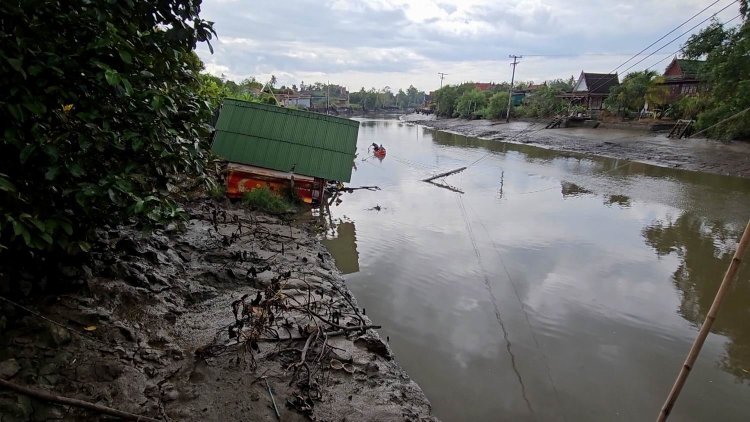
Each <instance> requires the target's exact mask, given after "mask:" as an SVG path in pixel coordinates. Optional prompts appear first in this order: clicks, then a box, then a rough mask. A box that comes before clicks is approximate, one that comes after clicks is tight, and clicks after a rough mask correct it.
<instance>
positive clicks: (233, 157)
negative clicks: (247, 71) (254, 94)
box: [212, 99, 359, 182]
mask: <svg viewBox="0 0 750 422" xmlns="http://www.w3.org/2000/svg"><path fill="white" fill-rule="evenodd" d="M358 133H359V122H355V121H353V120H349V119H342V118H340V117H334V116H326V115H324V114H319V113H312V112H309V111H302V110H294V109H289V108H283V107H278V106H273V105H268V104H260V103H251V102H247V101H240V100H232V99H227V100H224V104H223V105H222V107H221V111H220V112H219V119H218V121H217V122H216V134H215V135H214V143H213V147H212V149H213V151H214V152H215V153H216V154H217V155H219V156H221V157H223V158H225V159H226V160H228V161H232V162H235V163H241V164H248V165H252V166H258V167H265V168H269V169H273V170H279V171H289V170H291V168H292V166H294V167H295V168H294V172H295V173H297V174H303V175H305V176H313V177H320V178H323V179H328V180H339V181H342V182H348V181H349V180H350V179H351V176H352V162H353V161H354V152H355V151H356V149H357V135H358Z"/></svg>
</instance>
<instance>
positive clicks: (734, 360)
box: [326, 120, 750, 422]
mask: <svg viewBox="0 0 750 422" xmlns="http://www.w3.org/2000/svg"><path fill="white" fill-rule="evenodd" d="M603 133H604V132H603ZM373 142H375V143H377V144H382V145H383V146H384V147H385V148H387V151H388V152H387V155H386V157H385V158H384V159H383V160H382V161H381V160H379V159H377V158H375V157H372V158H367V157H368V154H367V147H368V145H370V144H371V143H373ZM358 152H359V157H358V158H357V160H356V163H357V170H356V171H355V173H354V175H353V178H352V182H351V186H363V185H365V186H369V185H378V186H380V187H381V188H382V190H380V191H367V190H359V191H355V192H354V193H351V194H344V196H343V197H342V199H343V201H342V202H341V203H340V204H339V205H338V206H334V205H332V206H331V211H332V214H333V219H334V222H335V223H337V227H336V228H335V229H334V230H332V231H329V233H328V235H327V237H328V239H327V240H326V245H327V246H328V247H329V249H330V250H331V253H332V254H333V255H334V257H335V258H336V260H337V265H338V266H339V268H340V269H341V270H342V271H343V272H345V273H348V274H347V275H346V279H347V284H348V285H349V287H350V288H351V290H352V291H353V292H354V294H355V296H356V297H357V299H358V300H359V303H360V305H361V306H363V307H364V308H365V309H366V312H367V315H368V316H370V317H371V318H372V320H373V321H374V322H375V323H377V324H381V325H382V326H383V329H382V330H380V332H381V335H382V337H384V338H385V337H386V336H387V337H388V338H389V339H390V344H391V347H392V348H393V350H394V352H395V354H396V356H397V359H398V361H399V362H400V363H401V364H402V365H403V366H404V368H405V369H406V370H407V372H408V373H409V374H410V375H411V376H412V377H413V378H414V380H415V381H417V382H418V383H419V384H420V386H421V387H422V388H423V390H424V391H425V393H426V394H427V397H428V398H429V399H430V401H431V402H432V405H433V409H434V413H435V415H436V416H437V417H439V418H441V419H442V420H444V421H446V422H452V421H483V420H508V421H635V420H637V421H643V420H654V419H655V418H656V416H657V414H658V412H659V409H660V408H661V405H662V404H663V402H664V399H665V397H666V395H667V393H668V392H669V389H670V387H671V385H672V382H673V381H674V377H675V375H676V373H677V371H678V370H679V368H680V365H681V364H682V361H683V360H684V357H685V354H686V353H687V350H688V349H689V347H690V345H691V343H692V341H693V339H694V337H695V335H696V333H697V329H698V328H697V327H698V325H699V324H700V323H701V322H702V321H703V319H704V317H705V315H706V312H707V311H708V308H709V307H710V305H711V301H712V299H713V296H714V293H715V292H716V289H717V288H718V285H719V283H720V281H721V278H722V276H723V272H724V271H725V269H726V267H727V264H728V262H729V260H730V259H731V256H732V253H733V251H734V247H735V244H736V241H737V240H738V239H739V236H740V234H741V232H742V229H743V228H744V225H745V223H746V222H747V218H748V216H749V213H750V180H747V179H740V178H731V177H725V176H718V175H712V174H704V173H696V172H687V171H680V170H674V169H666V168H660V167H654V166H650V165H646V164H640V163H633V162H628V161H623V160H613V159H604V158H598V157H592V156H579V155H575V154H571V153H559V152H555V151H550V150H545V149H540V148H536V147H531V146H526V145H515V144H508V143H503V142H499V141H487V140H479V139H475V138H467V137H465V136H462V135H454V134H450V133H444V132H434V131H432V130H429V129H426V128H424V127H421V126H415V125H409V124H405V123H402V122H399V121H395V120H363V121H362V125H361V127H360V134H359V146H358ZM363 159H364V161H363ZM460 167H468V168H467V169H466V170H464V171H462V172H460V173H458V174H453V175H450V176H447V177H445V178H443V179H440V178H438V179H436V180H433V181H432V182H434V183H425V182H422V181H421V180H423V179H427V178H429V177H431V176H434V175H437V174H440V173H443V172H447V171H450V170H453V169H458V168H460ZM436 184H437V185H442V186H436ZM749 316H750V271H749V270H748V268H747V266H745V268H741V269H740V274H739V279H738V280H737V283H736V284H735V285H734V287H733V289H732V292H731V293H730V294H729V296H728V297H727V298H726V301H725V303H724V305H723V308H722V309H721V311H720V313H719V318H718V320H717V322H716V324H715V326H714V331H713V333H712V334H711V335H710V336H709V337H708V340H707V342H706V345H705V346H704V349H703V352H702V354H701V356H700V358H699V359H698V362H697V364H696V366H695V368H694V370H693V373H692V375H691V377H690V379H689V380H688V383H687V386H686V387H685V390H684V391H683V393H682V395H681V397H680V401H679V402H678V403H677V406H676V407H675V409H674V411H673V413H672V419H673V420H675V421H705V420H721V421H746V420H750V406H748V405H747V403H748V400H747V398H748V397H749V395H750V388H749V387H748V381H749V380H750V322H749V321H750V319H749V318H748V317H749Z"/></svg>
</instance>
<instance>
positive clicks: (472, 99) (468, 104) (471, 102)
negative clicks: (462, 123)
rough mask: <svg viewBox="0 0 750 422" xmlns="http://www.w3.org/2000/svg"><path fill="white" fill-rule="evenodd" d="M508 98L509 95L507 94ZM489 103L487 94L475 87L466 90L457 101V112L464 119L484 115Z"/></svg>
mask: <svg viewBox="0 0 750 422" xmlns="http://www.w3.org/2000/svg"><path fill="white" fill-rule="evenodd" d="M506 98H507V96H506ZM486 105H487V95H485V94H484V93H483V92H480V91H479V90H478V89H476V88H474V89H471V90H468V91H466V92H464V93H463V94H462V95H461V96H460V97H459V98H458V101H457V102H456V107H455V109H456V110H455V114H457V115H458V117H462V118H464V119H474V118H478V117H482V115H483V114H484V108H485V106H486Z"/></svg>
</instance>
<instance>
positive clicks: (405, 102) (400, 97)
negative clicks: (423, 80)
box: [396, 89, 409, 110]
mask: <svg viewBox="0 0 750 422" xmlns="http://www.w3.org/2000/svg"><path fill="white" fill-rule="evenodd" d="M396 105H397V106H398V108H400V109H402V110H404V109H406V108H408V107H409V97H408V96H407V95H406V93H405V92H404V90H403V89H399V90H398V94H396Z"/></svg>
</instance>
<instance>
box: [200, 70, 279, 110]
mask: <svg viewBox="0 0 750 422" xmlns="http://www.w3.org/2000/svg"><path fill="white" fill-rule="evenodd" d="M200 79H201V88H200V94H201V95H202V96H204V97H206V98H208V100H209V101H210V103H211V107H212V108H214V109H215V108H216V107H218V106H219V104H221V101H222V100H223V99H224V98H236V99H238V100H245V101H254V102H261V103H265V104H277V101H276V98H275V97H274V95H273V92H277V91H279V90H275V89H273V88H272V87H271V86H270V84H269V85H266V86H264V84H262V83H260V82H258V81H257V80H255V78H247V79H244V80H243V81H242V82H240V83H236V82H234V81H231V80H227V81H224V80H222V79H221V78H219V77H217V76H214V75H209V74H206V73H202V74H201V75H200Z"/></svg>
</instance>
